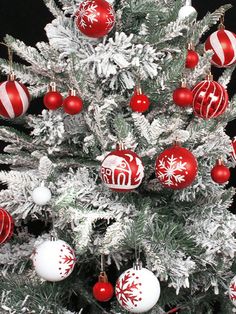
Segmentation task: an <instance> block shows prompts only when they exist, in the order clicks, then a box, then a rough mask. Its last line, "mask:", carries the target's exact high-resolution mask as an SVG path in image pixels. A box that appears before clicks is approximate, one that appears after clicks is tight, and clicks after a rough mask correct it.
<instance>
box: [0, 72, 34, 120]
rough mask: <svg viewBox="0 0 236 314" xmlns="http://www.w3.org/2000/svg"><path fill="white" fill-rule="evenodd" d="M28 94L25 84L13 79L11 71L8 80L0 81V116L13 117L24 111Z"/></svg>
mask: <svg viewBox="0 0 236 314" xmlns="http://www.w3.org/2000/svg"><path fill="white" fill-rule="evenodd" d="M29 102H30V94H29V91H28V89H27V87H26V86H25V85H23V84H22V83H20V82H17V81H16V80H15V75H14V74H13V73H11V74H10V75H9V76H8V80H7V81H5V82H2V83H0V116H2V117H4V118H10V119H14V118H16V117H20V116H22V115H23V114H25V113H26V111H27V110H28V108H29Z"/></svg>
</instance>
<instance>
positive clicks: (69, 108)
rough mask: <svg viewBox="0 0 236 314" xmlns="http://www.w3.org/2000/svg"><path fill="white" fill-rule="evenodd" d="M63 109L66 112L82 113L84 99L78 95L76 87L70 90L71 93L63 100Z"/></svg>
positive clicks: (72, 113) (71, 113)
mask: <svg viewBox="0 0 236 314" xmlns="http://www.w3.org/2000/svg"><path fill="white" fill-rule="evenodd" d="M63 109H64V111H65V112H66V113H68V114H70V115H74V114H77V113H80V112H81V111H82V109H83V101H82V99H81V98H80V97H78V96H76V91H75V90H74V89H72V90H70V91H69V95H68V96H67V97H66V98H65V99H64V101H63Z"/></svg>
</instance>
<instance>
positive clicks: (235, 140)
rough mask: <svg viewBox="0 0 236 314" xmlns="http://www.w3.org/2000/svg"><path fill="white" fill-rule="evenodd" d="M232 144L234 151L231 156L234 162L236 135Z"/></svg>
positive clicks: (235, 157) (235, 156)
mask: <svg viewBox="0 0 236 314" xmlns="http://www.w3.org/2000/svg"><path fill="white" fill-rule="evenodd" d="M231 145H232V148H233V150H232V152H231V156H232V159H233V161H234V162H236V137H234V139H233V140H232V142H231Z"/></svg>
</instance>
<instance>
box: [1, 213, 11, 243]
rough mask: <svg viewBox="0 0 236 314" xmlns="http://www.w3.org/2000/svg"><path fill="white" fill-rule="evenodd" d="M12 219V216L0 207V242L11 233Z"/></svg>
mask: <svg viewBox="0 0 236 314" xmlns="http://www.w3.org/2000/svg"><path fill="white" fill-rule="evenodd" d="M13 230H14V221H13V218H12V216H11V215H10V214H9V213H8V211H6V210H5V209H3V208H0V244H3V243H4V242H6V241H7V240H9V239H10V238H11V236H12V234H13Z"/></svg>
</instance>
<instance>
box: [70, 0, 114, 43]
mask: <svg viewBox="0 0 236 314" xmlns="http://www.w3.org/2000/svg"><path fill="white" fill-rule="evenodd" d="M75 16H76V25H77V27H78V29H79V30H80V31H81V32H82V33H83V34H84V35H86V36H88V37H93V38H99V37H103V36H105V35H107V34H108V33H109V32H110V31H111V30H112V28H113V26H114V24H115V12H114V10H113V7H112V6H111V4H110V3H109V2H107V1H106V0H85V1H83V2H82V3H81V4H80V5H79V8H78V10H77V12H76V13H75Z"/></svg>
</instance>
